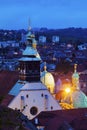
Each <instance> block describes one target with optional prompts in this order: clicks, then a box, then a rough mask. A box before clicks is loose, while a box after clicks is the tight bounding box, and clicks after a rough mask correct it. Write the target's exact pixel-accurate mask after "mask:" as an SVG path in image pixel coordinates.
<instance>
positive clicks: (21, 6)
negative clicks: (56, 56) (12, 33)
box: [0, 0, 87, 29]
mask: <svg viewBox="0 0 87 130" xmlns="http://www.w3.org/2000/svg"><path fill="white" fill-rule="evenodd" d="M29 18H30V19H31V26H32V27H47V28H49V29H50V28H54V29H56V28H67V27H83V28H84V27H87V0H0V29H27V27H28V24H29V22H28V21H29Z"/></svg>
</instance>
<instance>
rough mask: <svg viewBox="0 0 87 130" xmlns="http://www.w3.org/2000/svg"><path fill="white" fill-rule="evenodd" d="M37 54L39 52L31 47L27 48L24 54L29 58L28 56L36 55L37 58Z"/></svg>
mask: <svg viewBox="0 0 87 130" xmlns="http://www.w3.org/2000/svg"><path fill="white" fill-rule="evenodd" d="M36 54H37V50H36V49H34V48H32V47H30V46H27V47H26V49H25V50H24V52H23V56H24V55H25V56H28V55H35V56H36Z"/></svg>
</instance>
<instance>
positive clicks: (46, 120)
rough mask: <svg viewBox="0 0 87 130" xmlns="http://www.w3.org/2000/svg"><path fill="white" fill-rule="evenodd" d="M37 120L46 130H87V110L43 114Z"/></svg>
mask: <svg viewBox="0 0 87 130" xmlns="http://www.w3.org/2000/svg"><path fill="white" fill-rule="evenodd" d="M35 118H37V119H38V125H39V126H44V130H59V129H63V130H65V129H67V130H68V129H69V128H71V130H72V129H75V130H80V128H81V130H83V129H84V130H86V129H87V108H80V109H71V110H57V111H47V112H41V113H40V114H39V115H38V116H37V117H35ZM35 118H34V119H33V120H32V122H33V124H35Z"/></svg>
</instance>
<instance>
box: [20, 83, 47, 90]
mask: <svg viewBox="0 0 87 130" xmlns="http://www.w3.org/2000/svg"><path fill="white" fill-rule="evenodd" d="M20 90H21V91H22V90H28V91H31V90H32V91H34V90H47V88H46V87H45V86H44V85H43V84H42V83H41V82H35V83H26V84H25V85H24V86H23V87H22V88H21V89H20Z"/></svg>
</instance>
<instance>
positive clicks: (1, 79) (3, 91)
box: [0, 71, 19, 96]
mask: <svg viewBox="0 0 87 130" xmlns="http://www.w3.org/2000/svg"><path fill="white" fill-rule="evenodd" d="M18 77H19V76H18V72H15V71H0V96H5V95H7V94H8V92H9V91H10V89H11V88H12V87H13V85H14V84H15V83H16V82H17V80H18Z"/></svg>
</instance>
